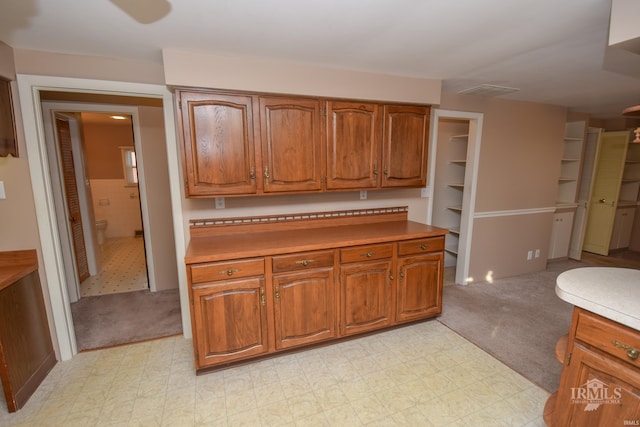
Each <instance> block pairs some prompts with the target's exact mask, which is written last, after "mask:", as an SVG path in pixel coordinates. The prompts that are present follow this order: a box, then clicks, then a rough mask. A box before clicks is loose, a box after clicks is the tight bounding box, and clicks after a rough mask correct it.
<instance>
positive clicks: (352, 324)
mask: <svg viewBox="0 0 640 427" xmlns="http://www.w3.org/2000/svg"><path fill="white" fill-rule="evenodd" d="M190 231H191V241H190V243H189V248H188V250H187V254H186V257H185V262H186V265H187V276H188V282H189V297H190V305H191V321H192V328H193V345H194V352H195V361H196V370H197V372H203V371H205V370H208V369H212V368H216V367H221V366H226V365H229V364H231V363H234V362H240V361H245V360H250V359H254V358H259V357H262V356H266V355H270V354H275V353H278V352H281V351H286V350H289V349H293V348H301V347H304V346H308V345H312V344H316V343H324V342H329V341H333V340H338V339H341V338H345V337H349V336H353V335H356V334H359V333H365V332H371V331H374V330H379V329H383V328H388V327H392V326H396V325H400V324H402V323H404V322H408V321H416V320H422V319H427V318H430V317H434V316H437V315H438V314H440V313H441V311H442V279H443V268H444V265H443V260H444V254H443V250H444V236H445V234H446V233H447V231H446V230H444V229H441V228H437V227H432V226H428V225H424V224H420V223H416V222H413V221H408V220H407V208H406V207H396V208H380V209H365V210H354V211H337V212H323V213H311V214H296V215H282V216H268V217H245V218H229V219H219V220H217V219H212V220H193V221H192V222H191V230H190Z"/></svg>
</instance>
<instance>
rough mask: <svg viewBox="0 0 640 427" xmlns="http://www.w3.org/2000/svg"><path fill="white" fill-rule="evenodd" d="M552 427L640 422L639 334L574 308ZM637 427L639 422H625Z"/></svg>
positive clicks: (548, 418)
mask: <svg viewBox="0 0 640 427" xmlns="http://www.w3.org/2000/svg"><path fill="white" fill-rule="evenodd" d="M573 316H574V317H573V321H572V326H571V331H570V333H569V337H568V340H567V346H566V351H565V353H564V354H562V355H561V360H562V362H563V364H564V366H563V370H562V376H561V379H560V386H559V388H558V391H557V392H556V393H554V394H552V395H551V396H550V397H549V400H548V401H547V405H546V406H545V413H544V419H545V422H546V423H547V425H549V426H558V427H560V426H563V427H564V426H581V427H582V426H615V425H625V424H624V423H625V421H626V422H628V423H632V422H635V423H637V422H638V421H639V420H640V357H639V352H640V334H639V333H638V331H635V330H633V329H631V328H629V327H626V326H624V325H621V324H619V323H616V322H614V321H611V320H609V319H606V318H604V317H601V316H598V315H596V314H594V313H591V312H589V311H586V310H584V309H580V308H577V307H576V308H575V309H574V315H573ZM626 425H637V424H626Z"/></svg>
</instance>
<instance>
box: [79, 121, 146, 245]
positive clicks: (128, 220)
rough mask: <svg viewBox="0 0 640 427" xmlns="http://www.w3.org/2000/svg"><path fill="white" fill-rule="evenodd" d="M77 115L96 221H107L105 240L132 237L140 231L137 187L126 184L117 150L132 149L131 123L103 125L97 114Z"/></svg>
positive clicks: (140, 220)
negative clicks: (80, 123) (79, 119)
mask: <svg viewBox="0 0 640 427" xmlns="http://www.w3.org/2000/svg"><path fill="white" fill-rule="evenodd" d="M81 116H82V128H83V132H82V133H83V139H84V143H85V155H86V161H87V169H88V176H89V182H90V185H91V195H92V198H93V210H94V213H95V216H96V220H100V219H105V220H107V228H106V230H105V233H104V234H105V237H106V238H114V237H133V236H134V235H135V232H136V230H142V218H141V215H140V194H139V192H138V187H136V186H127V185H126V182H125V179H124V172H123V167H122V153H121V149H120V147H133V132H132V130H131V122H130V121H116V120H113V121H108V122H105V119H104V116H105V115H104V114H98V113H82V114H81Z"/></svg>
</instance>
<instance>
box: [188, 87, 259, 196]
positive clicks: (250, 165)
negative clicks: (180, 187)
mask: <svg viewBox="0 0 640 427" xmlns="http://www.w3.org/2000/svg"><path fill="white" fill-rule="evenodd" d="M180 104H181V106H182V127H183V132H184V151H185V169H186V174H187V188H186V190H187V192H188V195H189V196H193V197H198V196H210V195H218V194H220V195H225V194H254V193H255V192H256V189H257V185H256V171H255V155H254V139H253V112H252V99H251V97H250V96H240V95H238V96H232V95H221V94H208V93H200V92H182V93H180Z"/></svg>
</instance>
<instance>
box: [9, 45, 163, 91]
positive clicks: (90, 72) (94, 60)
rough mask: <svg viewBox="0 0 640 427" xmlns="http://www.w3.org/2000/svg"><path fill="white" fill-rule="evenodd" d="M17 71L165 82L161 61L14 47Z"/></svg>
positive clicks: (114, 79)
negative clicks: (152, 61)
mask: <svg viewBox="0 0 640 427" xmlns="http://www.w3.org/2000/svg"><path fill="white" fill-rule="evenodd" d="M14 57H15V64H16V65H15V66H16V71H15V72H16V73H18V74H35V75H43V76H55V77H76V78H83V79H96V80H113V81H119V82H132V83H151V84H164V73H163V69H162V64H159V63H158V64H155V63H150V62H141V61H131V60H125V59H115V58H101V57H97V56H84V55H69V54H63V53H52V52H40V51H34V50H24V49H15V51H14Z"/></svg>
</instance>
